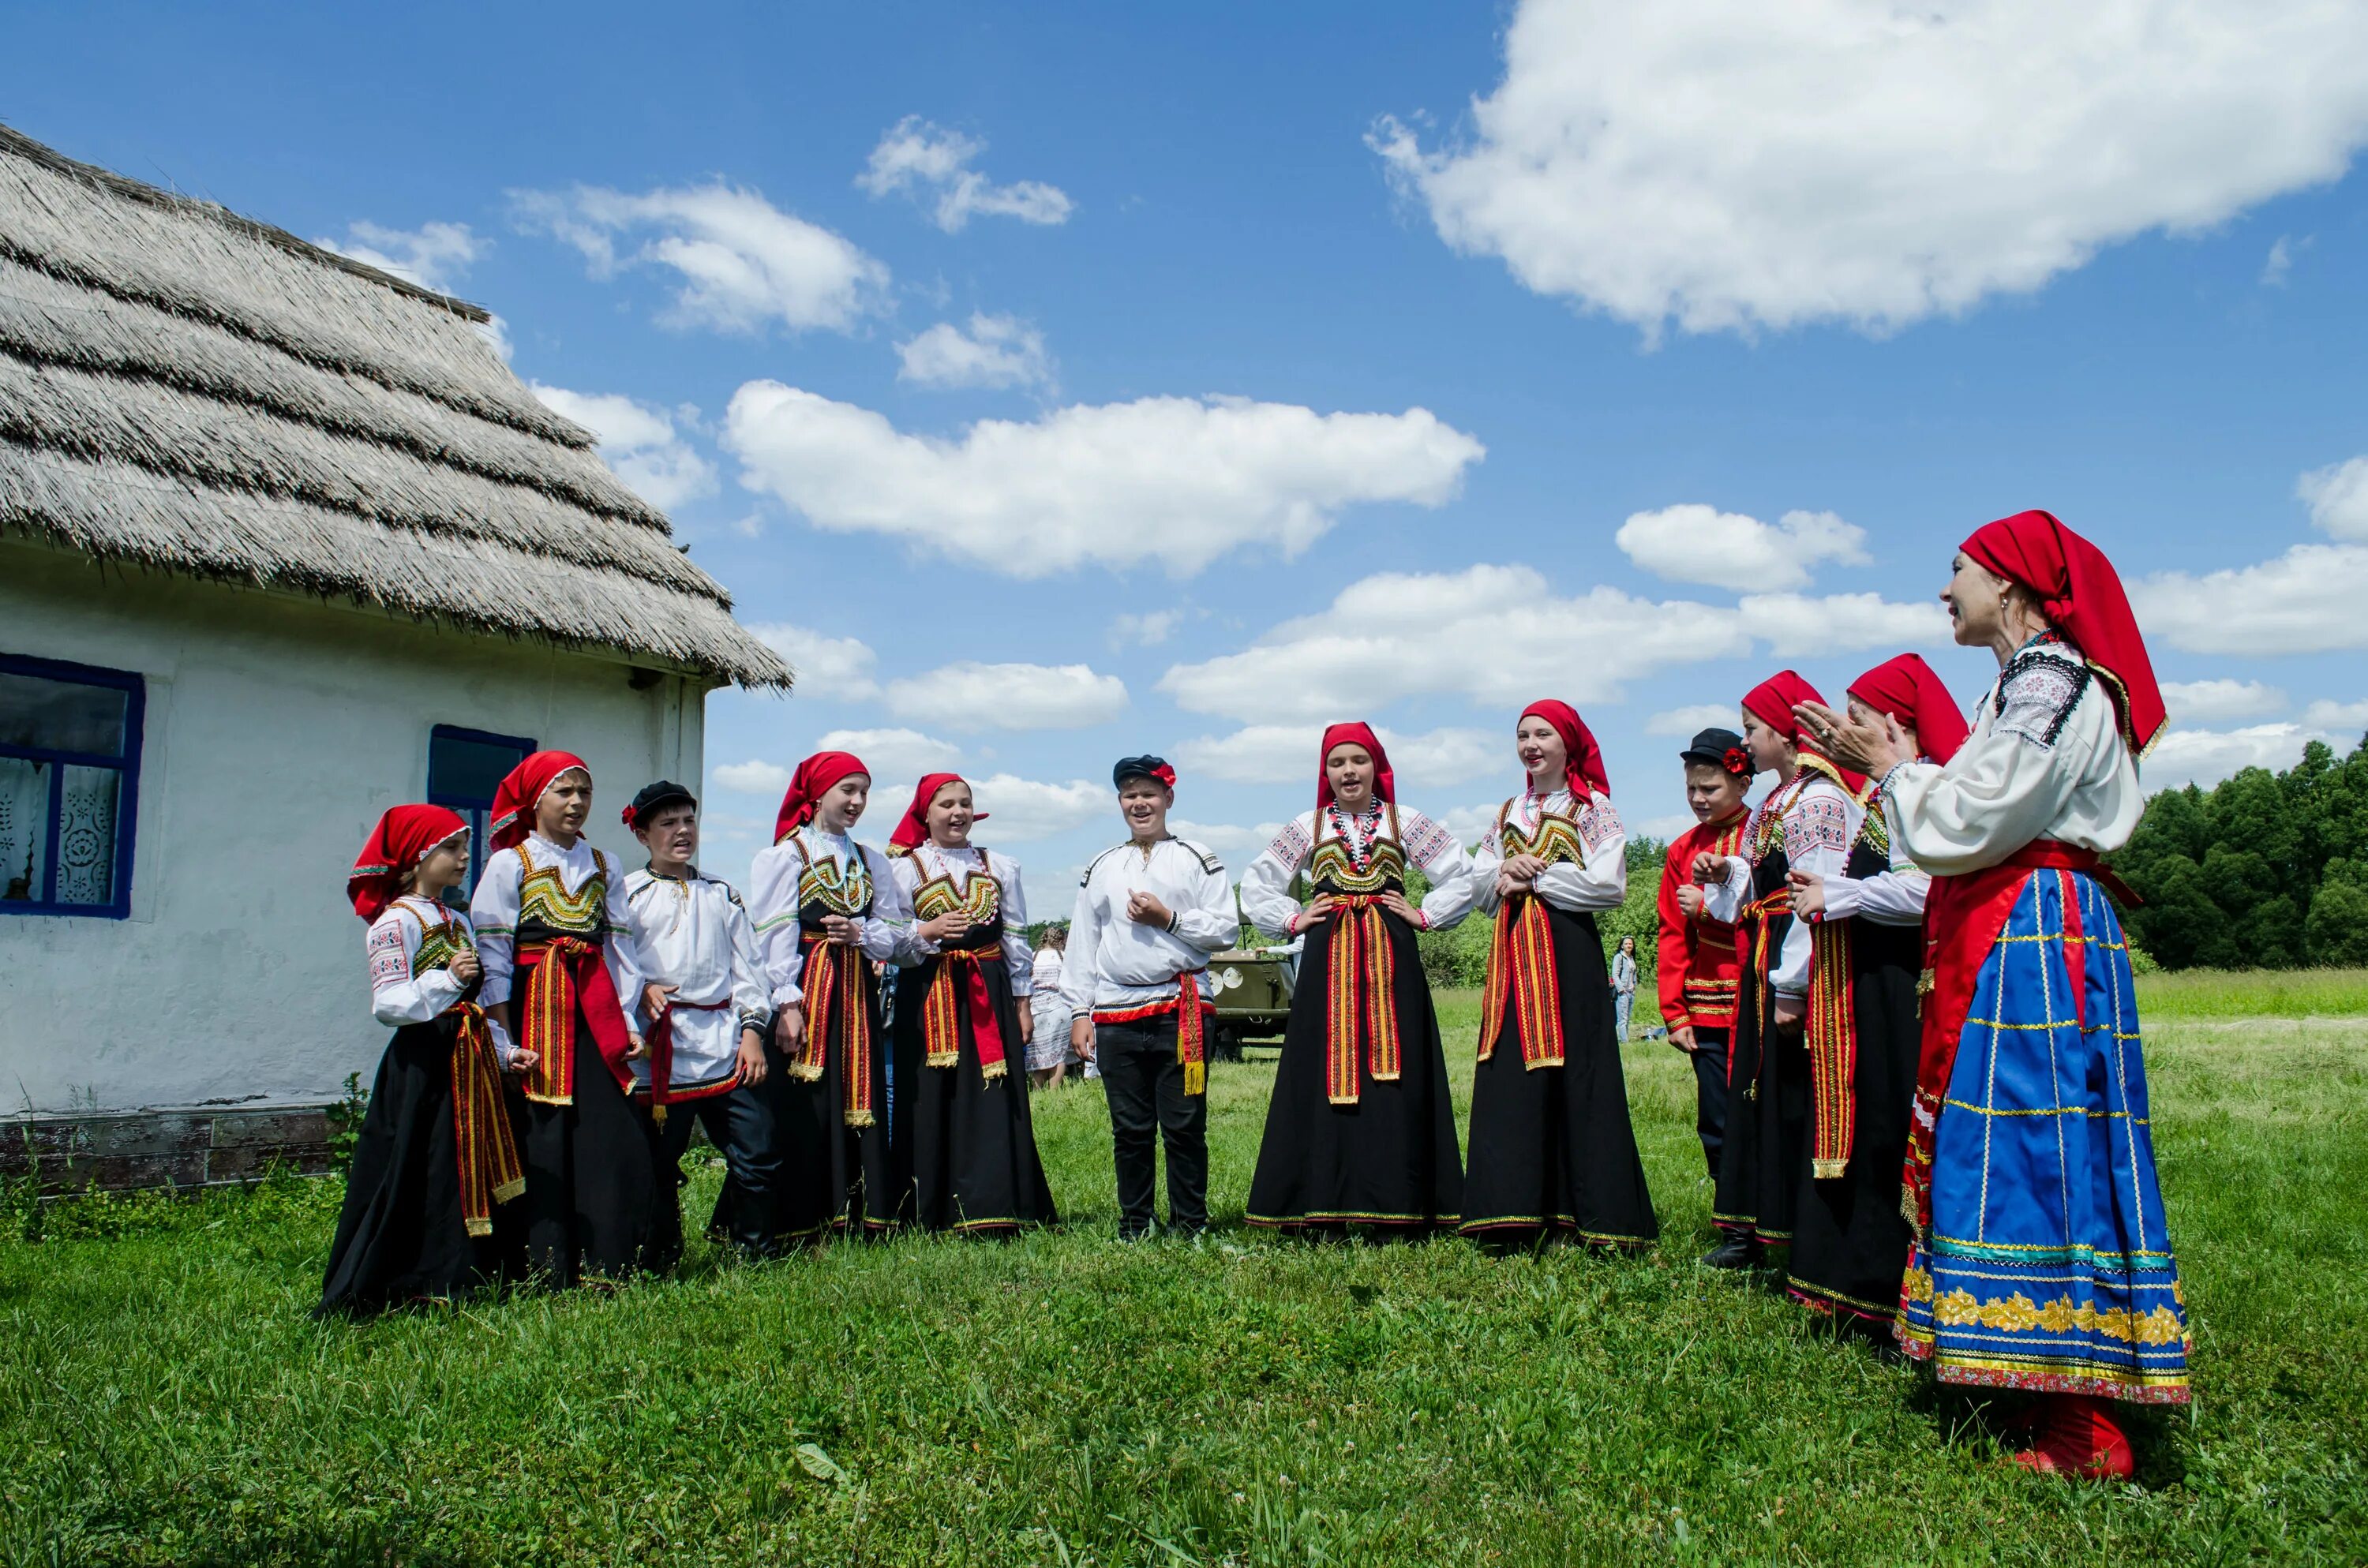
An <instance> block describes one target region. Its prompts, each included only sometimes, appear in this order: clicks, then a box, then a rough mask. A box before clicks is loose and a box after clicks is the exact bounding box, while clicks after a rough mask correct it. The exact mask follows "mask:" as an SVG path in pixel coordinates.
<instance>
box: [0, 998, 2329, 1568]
mask: <svg viewBox="0 0 2368 1568" xmlns="http://www.w3.org/2000/svg"><path fill="white" fill-rule="evenodd" d="M2145 994H2146V996H2147V998H2148V1000H2149V1001H2150V1002H2152V1003H2154V1004H2155V1005H2156V1006H2155V1011H2154V1013H2153V1015H2152V1019H2153V1022H2152V1024H2151V1025H2150V1031H2149V1037H2148V1041H2147V1050H2148V1053H2149V1058H2150V1062H2151V1067H2152V1074H2153V1086H2154V1095H2155V1100H2154V1110H2155V1119H2156V1121H2155V1131H2156V1136H2157V1144H2158V1147H2159V1150H2160V1155H2161V1162H2162V1178H2163V1186H2164V1188H2165V1190H2166V1193H2167V1195H2168V1200H2169V1208H2170V1216H2171V1221H2172V1224H2173V1227H2174V1233H2175V1237H2176V1241H2177V1244H2178V1246H2179V1250H2180V1262H2181V1266H2182V1268H2183V1271H2184V1274H2185V1278H2186V1284H2187V1291H2188V1301H2189V1302H2190V1309H2191V1312H2192V1314H2193V1323H2194V1329H2195V1336H2196V1358H2195V1380H2196V1389H2197V1400H2196V1403H2195V1404H2194V1406H2193V1407H2192V1410H2190V1411H2181V1412H2177V1413H2163V1414H2155V1415H2142V1416H2140V1417H2139V1418H2138V1426H2139V1436H2140V1442H2141V1475H2140V1483H2139V1484H2136V1485H2131V1486H2104V1485H2095V1484H2085V1485H2074V1484H2067V1483H2060V1482H2055V1481H2049V1480H2044V1479H2041V1478H2036V1477H2030V1476H2026V1475H2023V1474H2021V1473H2020V1472H2018V1471H2013V1470H2011V1469H2009V1468H2008V1467H2006V1466H2005V1465H2003V1464H2001V1463H2000V1462H1999V1460H1998V1449H1997V1447H1996V1445H1995V1444H1994V1442H1993V1440H1992V1438H1991V1437H1990V1436H1989V1427H1988V1426H1987V1423H1988V1422H1989V1421H1990V1420H1992V1419H1993V1418H1994V1416H1995V1415H1996V1414H1998V1413H2002V1412H2003V1411H2004V1410H2005V1409H2006V1408H2008V1405H2006V1404H2005V1403H2001V1404H2000V1405H1998V1406H1997V1407H1995V1409H1986V1407H1984V1406H1983V1405H1981V1404H1980V1403H1976V1402H1975V1401H1973V1400H1970V1399H1966V1398H1964V1397H1961V1396H1959V1395H1957V1394H1955V1393H1953V1392H1941V1391H1940V1390H1938V1389H1937V1388H1936V1387H1935V1385H1934V1384H1933V1383H1932V1382H1931V1381H1930V1380H1929V1379H1928V1378H1926V1377H1923V1376H1921V1375H1918V1374H1917V1373H1915V1372H1912V1371H1909V1370H1907V1369H1902V1368H1900V1367H1897V1366H1894V1365H1890V1364H1886V1363H1885V1362H1884V1361H1882V1360H1879V1359H1877V1358H1875V1357H1874V1356H1873V1355H1871V1354H1870V1353H1868V1352H1867V1351H1866V1350H1865V1349H1863V1348H1861V1347H1858V1346H1847V1345H1838V1344H1835V1343H1833V1342H1832V1341H1830V1340H1828V1339H1827V1338H1824V1337H1822V1336H1821V1335H1819V1334H1818V1333H1816V1331H1815V1330H1814V1329H1813V1327H1812V1325H1811V1324H1810V1322H1809V1321H1808V1320H1807V1319H1806V1318H1805V1317H1804V1315H1803V1314H1802V1313H1801V1312H1798V1311H1797V1310H1795V1309H1794V1308H1793V1307H1792V1306H1791V1305H1789V1304H1788V1303H1787V1302H1786V1301H1783V1300H1782V1298H1781V1297H1779V1296H1776V1295H1774V1294H1771V1293H1770V1292H1769V1291H1767V1290H1759V1289H1753V1288H1750V1287H1748V1286H1744V1285H1739V1284H1738V1283H1736V1282H1735V1281H1733V1280H1731V1279H1729V1278H1725V1277H1720V1276H1713V1275H1709V1274H1707V1273H1705V1272H1704V1271H1702V1270H1700V1269H1698V1268H1697V1267H1695V1266H1694V1264H1693V1258H1694V1256H1695V1255H1696V1254H1697V1253H1698V1252H1700V1251H1701V1250H1702V1248H1703V1246H1705V1245H1706V1244H1707V1243H1708V1239H1709V1238H1708V1235H1707V1213H1708V1189H1707V1186H1706V1184H1705V1183H1704V1182H1703V1181H1702V1161H1701V1155H1700V1153H1699V1149H1698V1146H1697V1145H1696V1144H1695V1143H1694V1142H1693V1138H1692V1131H1691V1119H1692V1101H1691V1080H1690V1078H1689V1076H1688V1075H1687V1074H1686V1072H1685V1070H1684V1068H1683V1066H1682V1065H1681V1063H1680V1062H1679V1059H1678V1058H1677V1057H1676V1055H1675V1054H1674V1053H1673V1052H1671V1051H1668V1049H1667V1048H1666V1047H1664V1046H1661V1045H1658V1044H1649V1045H1646V1044H1640V1045H1635V1046H1632V1047H1631V1048H1630V1049H1629V1051H1628V1058H1627V1061H1628V1081H1629V1091H1630V1095H1631V1098H1632V1103H1633V1106H1634V1117H1635V1121H1636V1125H1637V1129H1638V1131H1639V1134H1640V1136H1641V1139H1642V1142H1643V1144H1644V1148H1645V1163H1646V1166H1647V1169H1648V1171H1649V1173H1650V1175H1651V1177H1652V1182H1653V1190H1654V1195H1655V1199H1656V1203H1657V1206H1658V1208H1659V1210H1660V1214H1661V1221H1662V1224H1663V1227H1664V1243H1663V1245H1662V1247H1661V1248H1660V1249H1659V1250H1658V1251H1657V1252H1656V1253H1654V1254H1651V1255H1649V1256H1644V1257H1637V1258H1601V1257H1593V1256H1581V1255H1577V1254H1573V1253H1569V1252H1555V1253H1552V1254H1549V1255H1547V1256H1543V1257H1539V1258H1535V1259H1516V1260H1513V1261H1498V1260H1492V1259H1490V1258H1487V1257H1486V1256H1482V1255H1481V1254H1479V1253H1478V1252H1476V1251H1474V1250H1473V1249H1472V1248H1470V1247H1468V1246H1466V1245H1464V1244H1461V1243H1457V1242H1442V1243H1432V1244H1419V1245H1406V1246H1363V1245H1347V1246H1339V1245H1334V1246H1315V1245H1305V1244H1291V1243H1284V1242H1278V1241H1274V1240H1270V1239H1267V1238H1264V1237H1261V1236H1258V1235H1253V1234H1250V1233H1245V1232H1244V1231H1242V1230H1241V1229H1240V1228H1239V1219H1240V1214H1241V1208H1242V1202H1243V1199H1244V1196H1245V1194H1246V1192H1247V1187H1248V1183H1249V1175H1250V1169H1251V1165H1252V1163H1253V1161H1254V1158H1255V1155H1256V1149H1257V1142H1258V1134H1259V1131H1260V1129H1261V1127H1262V1125H1263V1115H1264V1109H1265V1103H1266V1090H1267V1085H1268V1083H1269V1080H1270V1077H1271V1072H1272V1069H1271V1068H1270V1067H1268V1066H1262V1065H1248V1066H1225V1067H1220V1068H1219V1069H1217V1070H1216V1071H1215V1073H1214V1074H1213V1077H1212V1143H1213V1145H1214V1175H1213V1182H1212V1187H1213V1192H1212V1207H1213V1208H1214V1210H1216V1213H1217V1216H1218V1221H1219V1233H1218V1234H1217V1235H1216V1236H1213V1237H1212V1238H1211V1244H1207V1245H1204V1246H1202V1247H1201V1248H1197V1249H1196V1248H1193V1247H1190V1246H1189V1245H1182V1244H1173V1243H1164V1244H1153V1245H1150V1246H1144V1247H1126V1248H1121V1247H1120V1246H1118V1245H1116V1244H1115V1243H1114V1241H1113V1235H1114V1222H1115V1214H1114V1208H1113V1202H1112V1196H1111V1176H1110V1155H1109V1143H1108V1132H1107V1119H1106V1116H1105V1114H1104V1112H1103V1110H1102V1108H1101V1105H1100V1102H1099V1091H1098V1090H1097V1089H1095V1088H1093V1087H1091V1086H1090V1085H1089V1086H1087V1088H1085V1089H1083V1090H1072V1091H1066V1092H1063V1093H1060V1094H1056V1095H1053V1096H1040V1098H1039V1100H1038V1105H1039V1107H1040V1110H1039V1120H1038V1127H1039V1129H1040V1136H1041V1140H1042V1145H1043V1149H1044V1153H1045V1156H1046V1161H1047V1164H1048V1165H1049V1167H1050V1170H1051V1173H1052V1178H1053V1187H1054V1190H1055V1192H1056V1193H1057V1195H1058V1197H1059V1199H1060V1201H1061V1204H1062V1207H1063V1210H1064V1213H1065V1214H1066V1215H1067V1216H1068V1217H1069V1223H1068V1224H1067V1226H1066V1227H1065V1228H1064V1229H1063V1230H1062V1231H1060V1232H1059V1233H1052V1234H1043V1235H1038V1236H1033V1237H1030V1238H1028V1239H1025V1240H1022V1241H1019V1242H1016V1243H1010V1244H997V1243H962V1242H952V1241H936V1240H922V1239H912V1240H905V1241H899V1242H896V1243H894V1244H888V1245H883V1246H842V1247H838V1248H835V1249H833V1250H831V1251H829V1252H827V1253H825V1254H823V1255H821V1256H808V1257H800V1258H796V1259H791V1260H788V1261H786V1262H783V1263H780V1264H775V1265H770V1266H763V1267H733V1266H726V1265H724V1264H723V1263H721V1262H720V1261H719V1260H718V1259H717V1258H716V1257H715V1256H712V1254H711V1253H710V1252H709V1251H708V1250H707V1249H706V1247H705V1245H704V1244H703V1243H700V1244H694V1250H693V1253H692V1256H691V1258H690V1259H689V1263H688V1265H687V1267H685V1269H684V1272H683V1274H682V1276H681V1277H680V1278H677V1279H675V1280H673V1281H670V1282H665V1283H645V1284H640V1285H636V1286H633V1287H632V1288H630V1289H628V1290H623V1291H622V1292H620V1293H619V1294H617V1295H614V1296H601V1295H595V1294H591V1293H581V1294H575V1295H571V1296H565V1297H556V1298H554V1297H536V1296H528V1297H519V1298H517V1299H512V1300H507V1301H497V1302H491V1303H486V1304H483V1305H479V1306H476V1307H472V1308H469V1309H466V1310H461V1311H455V1312H437V1313H432V1314H413V1315H404V1316H397V1317H394V1318H392V1319H389V1320H386V1321H382V1322H380V1323H377V1324H371V1325H369V1326H365V1327H360V1328H354V1327H345V1326H335V1325H321V1324H314V1323H313V1322H311V1321H310V1320H309V1319H308V1317H307V1315H306V1313H307V1311H308V1309H309V1308H310V1307H311V1306H312V1304H313V1300H314V1297H315V1293H316V1292H317V1290H318V1288H319V1274H320V1269H321V1267H322V1262H323V1255H324V1250H325V1248H326V1246H327V1243H328V1238H329V1233H330V1230H331V1228H332V1225H333V1223H334V1221H335V1218H336V1204H337V1196H338V1194H337V1190H336V1184H335V1183H334V1182H300V1181H294V1180H285V1181H279V1182H273V1183H269V1184H267V1185H265V1186H264V1187H260V1188H258V1189H256V1190H255V1191H253V1192H249V1193H245V1194H227V1195H219V1194H218V1195H214V1196H211V1197H209V1198H207V1199H204V1200H202V1201H199V1202H181V1203H173V1202H165V1201H161V1200H156V1199H146V1200H101V1201H97V1202H91V1201H84V1202H80V1203H76V1204H71V1205H67V1206H64V1207H63V1208H57V1209H52V1210H51V1211H50V1212H49V1213H48V1214H47V1215H45V1216H44V1217H43V1219H42V1222H41V1225H40V1234H41V1235H42V1237H43V1239H41V1240H40V1241H38V1242H33V1241H26V1240H22V1239H18V1235H17V1232H18V1231H19V1230H20V1229H22V1228H23V1227H24V1225H25V1223H26V1221H27V1211H26V1210H24V1209H23V1208H22V1207H21V1205H20V1206H19V1207H18V1208H17V1210H13V1211H12V1212H11V1213H10V1214H9V1215H8V1217H7V1218H8V1221H9V1229H8V1234H7V1238H6V1240H0V1445H5V1448H0V1452H5V1454H6V1460H0V1551H5V1552H6V1557H7V1560H8V1561H11V1562H61V1563H77V1564H79V1563H108V1562H174V1563H182V1562H225V1563H227V1562H242V1563H243V1562H287V1563H314V1562H353V1563H360V1562H373V1563H393V1562H400V1563H448V1562H449V1563H461V1562H484V1563H496V1562H499V1563H510V1562H582V1563H611V1562H666V1563H692V1562H768V1563H772V1562H780V1563H792V1562H794V1563H808V1562H812V1563H825V1562H827V1563H871V1562H878V1563H969V1562H978V1563H989V1562H992V1563H1051V1564H1066V1565H1073V1568H1074V1565H1083V1564H1087V1563H1095V1564H1114V1563H1144V1564H1182V1563H1195V1562H1205V1563H1218V1562H1225V1563H1258V1564H1266V1563H1298V1562H1346V1563H1355V1564H1360V1565H1366V1564H1378V1563H1444V1562H1457V1563H1463V1562H1473V1563H1531V1562H1655V1563H1661V1562H1868V1563H1889V1562H2029V1563H2066V1562H2096V1563H2131V1562H2180V1563H2185V1562H2249V1561H2277V1562H2344V1563H2356V1562H2362V1561H2368V1513H2363V1505H2362V1498H2363V1497H2368V1473H2363V1472H2368V1459H2364V1458H2363V1456H2368V1243H2363V1240H2362V1223H2361V1221H2360V1218H2359V1216H2358V1215H2356V1214H2355V1213H2354V1212H2353V1210H2352V1205H2353V1202H2354V1201H2355V1200H2356V1199H2360V1198H2361V1197H2362V1195H2363V1194H2368V1017H2363V1015H2368V975H2363V974H2361V973H2350V974H2336V975H2321V976H2316V977H2289V976H2218V977H2202V976H2169V977H2154V978H2151V979H2150V980H2149V981H2147V982H2146V991H2145ZM1442 1013H1443V1019H1444V1022H1445V1024H1446V1027H1447V1032H1448V1034H1449V1037H1450V1040H1451V1041H1452V1044H1451V1056H1452V1073H1453V1076H1454V1077H1455V1079H1456V1081H1457V1083H1458V1084H1459V1085H1463V1086H1468V1085H1469V1082H1470V1043H1469V1042H1470V1038H1471V1035H1472V1032H1473V1029H1474V1024H1475V1016H1476V1007H1475V1006H1474V1001H1473V998H1472V997H1471V995H1470V994H1453V995H1451V996H1448V997H1446V998H1443V999H1442ZM715 1179H716V1177H715V1174H714V1173H713V1172H712V1171H702V1173H701V1175H700V1180H699V1181H698V1183H697V1184H696V1186H695V1188H694V1192H693V1196H692V1205H693V1208H692V1211H693V1212H704V1209H703V1200H704V1197H705V1195H706V1194H707V1193H708V1192H709V1191H711V1190H712V1185H713V1183H714V1181H715Z"/></svg>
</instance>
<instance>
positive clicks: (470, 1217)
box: [451, 1002, 526, 1236]
mask: <svg viewBox="0 0 2368 1568" xmlns="http://www.w3.org/2000/svg"><path fill="white" fill-rule="evenodd" d="M451 1011H452V1014H453V1022H454V1025H455V1028H454V1029H453V1032H452V1149H453V1153H454V1154H455V1155H456V1156H457V1159H458V1164H459V1165H460V1176H461V1220H462V1221H464V1222H465V1223H466V1224H467V1225H468V1227H469V1233H470V1234H471V1235H472V1236H489V1235H491V1234H493V1233H494V1205H495V1204H496V1203H507V1202H508V1201H509V1200H510V1199H513V1198H516V1197H517V1196H518V1194H520V1193H522V1192H524V1191H525V1190H526V1170H525V1168H524V1167H523V1166H522V1165H519V1164H518V1143H517V1141H516V1139H515V1138H514V1136H513V1135H512V1133H511V1131H510V1118H509V1111H508V1109H507V1108H506V1107H505V1106H504V1105H503V1104H502V1080H501V1068H500V1065H499V1064H498V1063H497V1062H496V1061H495V1057H494V1031H493V1030H492V1029H491V1028H488V1027H487V1026H486V1023H485V1010H484V1008H483V1007H481V1006H477V1004H475V1003H474V1002H462V1003H461V1004H460V1005H459V1006H455V1007H453V1008H452V1009H451Z"/></svg>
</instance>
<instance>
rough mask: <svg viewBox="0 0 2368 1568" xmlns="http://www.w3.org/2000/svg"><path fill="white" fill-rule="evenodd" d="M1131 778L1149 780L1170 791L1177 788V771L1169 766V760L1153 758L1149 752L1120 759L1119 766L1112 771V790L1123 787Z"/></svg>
mask: <svg viewBox="0 0 2368 1568" xmlns="http://www.w3.org/2000/svg"><path fill="white" fill-rule="evenodd" d="M1130 778H1149V779H1152V780H1154V781H1155V782H1157V783H1160V784H1164V785H1166V786H1167V788H1168V789H1170V790H1173V789H1174V788H1176V770H1175V769H1174V768H1172V767H1168V766H1167V758H1166V757H1164V756H1151V755H1150V754H1149V753H1148V752H1146V753H1144V755H1143V756H1122V757H1120V758H1119V759H1118V764H1117V766H1115V767H1112V768H1111V769H1110V787H1111V788H1112V789H1116V788H1118V787H1119V786H1121V785H1123V784H1124V783H1125V782H1126V781H1127V780H1128V779H1130Z"/></svg>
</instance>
